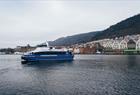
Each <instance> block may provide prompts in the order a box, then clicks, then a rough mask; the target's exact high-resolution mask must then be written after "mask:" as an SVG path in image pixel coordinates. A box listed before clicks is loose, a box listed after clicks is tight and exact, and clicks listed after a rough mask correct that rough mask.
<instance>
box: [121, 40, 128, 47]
mask: <svg viewBox="0 0 140 95" xmlns="http://www.w3.org/2000/svg"><path fill="white" fill-rule="evenodd" d="M120 49H127V41H126V40H122V41H121V42H120Z"/></svg>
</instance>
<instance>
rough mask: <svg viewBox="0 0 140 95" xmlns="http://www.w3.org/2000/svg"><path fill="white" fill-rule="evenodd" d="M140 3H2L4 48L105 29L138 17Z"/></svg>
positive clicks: (0, 18)
mask: <svg viewBox="0 0 140 95" xmlns="http://www.w3.org/2000/svg"><path fill="white" fill-rule="evenodd" d="M139 4H140V1H127V0H124V1H107V0H106V1H96V0H95V1H64V0H60V1H56V0H53V1H47V0H43V1H39V0H13V1H9V0H8V1H0V33H1V35H0V47H15V46H17V45H26V44H28V43H29V44H31V45H32V44H36V43H37V44H38V43H39V42H41V41H42V42H43V41H46V40H55V39H57V38H59V37H63V36H68V35H73V34H78V33H84V32H90V31H98V30H103V29H105V28H107V27H109V26H110V25H112V24H115V23H117V22H118V21H121V20H123V19H125V18H128V17H130V16H133V15H135V14H138V13H139V11H140V9H139Z"/></svg>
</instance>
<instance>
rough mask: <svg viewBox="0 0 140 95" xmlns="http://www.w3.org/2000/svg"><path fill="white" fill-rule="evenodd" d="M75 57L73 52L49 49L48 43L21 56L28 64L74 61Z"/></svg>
mask: <svg viewBox="0 0 140 95" xmlns="http://www.w3.org/2000/svg"><path fill="white" fill-rule="evenodd" d="M73 58H74V55H73V54H72V52H70V51H68V50H63V49H55V48H52V47H49V45H48V43H45V44H43V45H39V46H38V47H37V48H36V49H35V50H34V51H31V52H27V53H25V54H23V55H22V56H21V59H23V60H24V61H27V62H32V61H72V60H73Z"/></svg>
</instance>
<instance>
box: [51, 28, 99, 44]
mask: <svg viewBox="0 0 140 95" xmlns="http://www.w3.org/2000/svg"><path fill="white" fill-rule="evenodd" d="M97 33H99V31H98V32H89V33H83V34H78V35H73V36H67V37H62V38H59V39H56V40H55V41H50V42H49V44H50V45H51V46H68V45H73V44H78V43H85V42H88V41H91V40H92V38H93V37H94V36H95V35H96V34H97Z"/></svg>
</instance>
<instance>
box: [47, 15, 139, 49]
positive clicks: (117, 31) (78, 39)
mask: <svg viewBox="0 0 140 95" xmlns="http://www.w3.org/2000/svg"><path fill="white" fill-rule="evenodd" d="M134 34H140V14H138V15H135V16H133V17H130V18H128V19H126V20H123V21H121V22H119V23H117V24H115V25H112V26H110V27H109V28H107V29H105V30H103V31H100V32H99V31H98V32H89V33H83V34H78V35H73V36H68V37H62V38H59V39H56V40H55V41H51V42H49V44H50V45H53V46H54V45H55V46H62V45H63V46H68V45H73V44H77V43H84V42H88V41H92V40H99V39H104V38H115V37H120V36H126V35H134Z"/></svg>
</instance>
